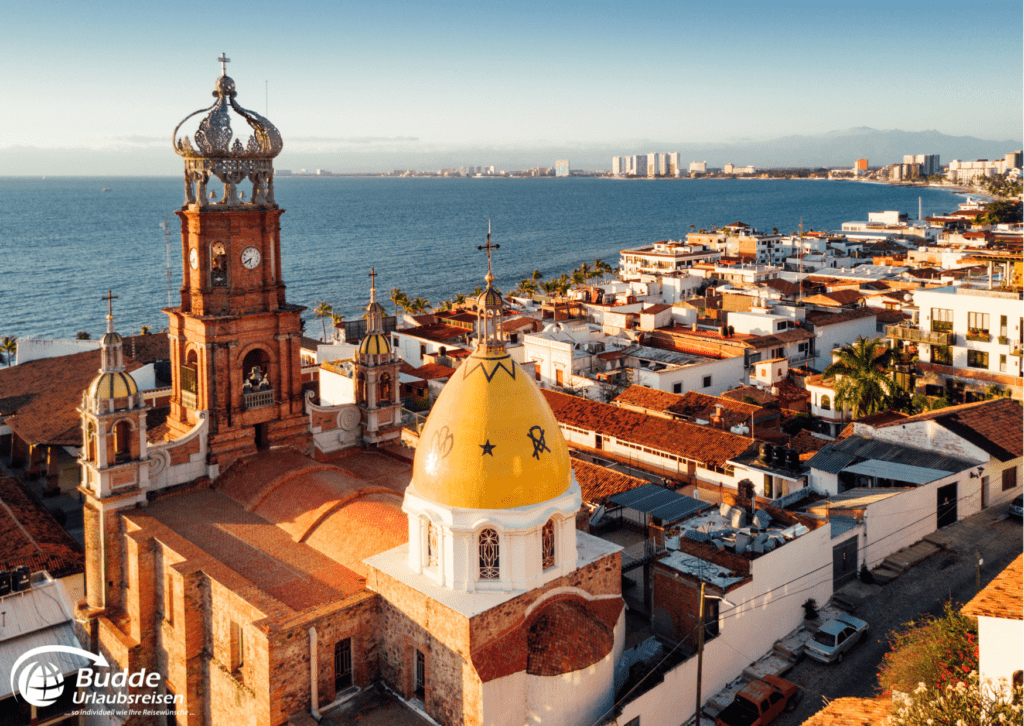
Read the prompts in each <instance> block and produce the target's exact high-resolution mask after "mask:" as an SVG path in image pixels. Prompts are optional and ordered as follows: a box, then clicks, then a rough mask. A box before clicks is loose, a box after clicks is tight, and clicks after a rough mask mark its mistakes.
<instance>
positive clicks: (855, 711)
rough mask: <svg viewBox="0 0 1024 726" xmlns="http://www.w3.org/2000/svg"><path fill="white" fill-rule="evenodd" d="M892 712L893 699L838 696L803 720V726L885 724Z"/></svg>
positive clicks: (873, 725)
mask: <svg viewBox="0 0 1024 726" xmlns="http://www.w3.org/2000/svg"><path fill="white" fill-rule="evenodd" d="M891 712H892V700H886V699H884V698H837V699H836V700H834V701H832V702H831V703H829V704H828V705H827V706H825V708H823V709H821V710H820V711H818V712H817V713H816V714H814V715H813V716H811V717H810V718H809V719H807V720H806V721H804V722H803V726H883V724H885V722H886V720H887V718H888V716H889V714H890V713H891Z"/></svg>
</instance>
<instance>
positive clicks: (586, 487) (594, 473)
mask: <svg viewBox="0 0 1024 726" xmlns="http://www.w3.org/2000/svg"><path fill="white" fill-rule="evenodd" d="M572 470H573V472H574V473H575V474H576V481H577V483H579V485H580V489H581V490H582V492H583V501H585V502H590V503H592V504H604V503H605V501H606V500H607V499H608V497H613V496H615V495H616V494H621V493H622V492H628V491H629V490H630V489H636V488H637V487H640V486H643V485H644V484H647V483H648V482H647V481H646V480H644V479H637V478H636V477H635V476H629V475H628V474H620V473H619V472H617V471H614V470H612V469H608V468H606V467H603V466H598V465H597V464H591V463H589V462H586V461H581V460H579V459H572Z"/></svg>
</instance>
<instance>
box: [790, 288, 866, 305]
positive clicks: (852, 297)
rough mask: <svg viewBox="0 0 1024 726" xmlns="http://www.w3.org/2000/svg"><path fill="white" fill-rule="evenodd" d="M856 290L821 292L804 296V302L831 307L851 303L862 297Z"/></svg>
mask: <svg viewBox="0 0 1024 726" xmlns="http://www.w3.org/2000/svg"><path fill="white" fill-rule="evenodd" d="M863 297H864V296H863V295H861V294H860V293H859V292H857V291H856V290H836V291H835V292H823V293H821V294H819V295H811V296H810V297H805V298H804V302H805V303H807V304H810V305H826V306H831V307H843V306H846V305H853V304H855V303H856V302H857V301H858V300H860V299H861V298H863Z"/></svg>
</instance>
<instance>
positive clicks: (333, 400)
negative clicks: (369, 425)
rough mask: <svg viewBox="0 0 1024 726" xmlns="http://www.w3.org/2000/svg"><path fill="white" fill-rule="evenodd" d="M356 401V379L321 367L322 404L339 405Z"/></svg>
mask: <svg viewBox="0 0 1024 726" xmlns="http://www.w3.org/2000/svg"><path fill="white" fill-rule="evenodd" d="M355 402H356V382H355V379H353V378H349V377H348V376H343V375H340V374H338V373H335V372H334V371H329V370H327V369H325V368H321V369H320V404H321V405H323V406H337V405H340V404H343V403H355Z"/></svg>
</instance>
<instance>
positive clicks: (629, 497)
mask: <svg viewBox="0 0 1024 726" xmlns="http://www.w3.org/2000/svg"><path fill="white" fill-rule="evenodd" d="M609 501H611V502H612V503H614V504H618V505H619V506H620V507H625V508H627V509H635V510H636V511H638V512H645V513H647V514H650V515H651V516H653V517H658V518H659V519H661V520H662V521H664V522H678V521H679V520H680V519H683V518H684V517H688V516H690V515H691V514H696V513H697V512H701V511H703V510H705V509H711V508H713V507H714V505H713V504H706V503H704V502H701V501H699V500H697V499H694V498H693V497H688V496H686V495H685V494H679V493H678V492H674V491H672V490H671V489H663V488H662V487H659V486H657V485H655V484H644V485H643V486H640V487H637V488H636V489H631V490H629V491H628V492H622V493H621V494H616V495H615V496H613V497H611V498H610V499H609Z"/></svg>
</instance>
